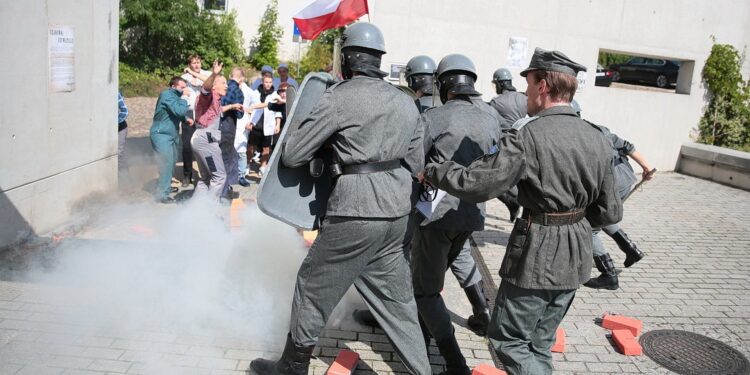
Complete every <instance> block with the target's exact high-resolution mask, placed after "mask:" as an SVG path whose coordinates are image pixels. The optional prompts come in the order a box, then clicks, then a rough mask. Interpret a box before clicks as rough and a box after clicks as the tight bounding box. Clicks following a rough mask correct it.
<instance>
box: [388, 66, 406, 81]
mask: <svg viewBox="0 0 750 375" xmlns="http://www.w3.org/2000/svg"><path fill="white" fill-rule="evenodd" d="M404 68H406V64H391V72H390V74H388V79H390V80H391V81H398V80H399V77H400V75H401V70H402V69H404Z"/></svg>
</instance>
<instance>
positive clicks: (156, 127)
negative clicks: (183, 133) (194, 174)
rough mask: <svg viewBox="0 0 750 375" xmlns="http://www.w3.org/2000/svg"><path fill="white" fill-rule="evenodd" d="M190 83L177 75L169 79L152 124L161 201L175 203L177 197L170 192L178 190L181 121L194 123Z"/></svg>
mask: <svg viewBox="0 0 750 375" xmlns="http://www.w3.org/2000/svg"><path fill="white" fill-rule="evenodd" d="M186 85H187V83H186V82H185V80H184V79H182V78H181V77H173V78H172V79H171V80H170V81H169V88H168V89H166V90H164V91H162V93H161V94H159V99H158V100H157V101H156V109H155V110H154V118H153V124H152V125H151V131H150V138H151V146H152V147H153V148H154V151H155V152H156V161H157V165H158V166H159V180H158V182H157V184H156V195H155V197H156V200H157V201H159V202H161V203H173V202H174V198H172V197H170V196H169V193H171V192H176V191H177V188H174V189H173V188H172V187H171V181H172V172H173V169H174V165H175V162H176V161H177V148H178V146H179V143H180V140H179V135H178V134H177V128H178V126H179V125H180V122H183V121H184V122H186V123H188V124H190V123H192V121H193V120H191V119H188V118H186V117H185V114H186V113H187V110H188V102H187V98H188V95H189V94H188V92H187V90H185V87H186Z"/></svg>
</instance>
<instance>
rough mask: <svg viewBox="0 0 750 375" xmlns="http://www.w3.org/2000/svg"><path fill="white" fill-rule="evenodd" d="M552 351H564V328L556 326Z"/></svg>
mask: <svg viewBox="0 0 750 375" xmlns="http://www.w3.org/2000/svg"><path fill="white" fill-rule="evenodd" d="M551 350H552V352H554V353H564V352H565V330H564V329H562V328H557V331H556V332H555V345H552V349H551Z"/></svg>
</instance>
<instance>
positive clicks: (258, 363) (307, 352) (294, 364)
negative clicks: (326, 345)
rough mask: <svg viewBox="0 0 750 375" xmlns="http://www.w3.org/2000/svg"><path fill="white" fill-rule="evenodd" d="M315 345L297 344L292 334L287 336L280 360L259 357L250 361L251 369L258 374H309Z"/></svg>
mask: <svg viewBox="0 0 750 375" xmlns="http://www.w3.org/2000/svg"><path fill="white" fill-rule="evenodd" d="M314 348H315V346H297V345H295V344H294V342H293V341H292V335H291V334H288V335H287V336H286V345H285V346H284V353H283V354H282V355H281V358H279V360H278V361H271V360H268V359H263V358H257V359H254V360H253V361H252V362H250V371H251V373H254V374H256V375H282V374H285V375H307V370H308V368H309V367H310V357H312V352H313V349H314Z"/></svg>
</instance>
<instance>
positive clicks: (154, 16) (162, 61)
mask: <svg viewBox="0 0 750 375" xmlns="http://www.w3.org/2000/svg"><path fill="white" fill-rule="evenodd" d="M193 53H198V54H200V55H201V56H203V57H204V59H206V60H209V61H210V60H212V59H214V58H220V59H222V60H224V61H226V62H229V63H231V62H236V61H240V60H241V59H242V58H243V55H244V51H243V49H242V34H241V32H240V30H239V28H238V27H237V22H236V15H235V14H234V13H232V12H230V13H226V14H213V13H211V12H204V11H201V9H200V8H199V7H198V4H197V3H196V1H195V0H170V1H164V0H122V1H121V3H120V61H121V62H124V63H126V64H127V65H129V66H131V67H133V68H136V69H139V70H142V71H148V72H153V71H157V70H166V69H176V68H179V67H181V66H183V65H184V64H185V60H186V58H187V57H188V56H189V55H190V54H193Z"/></svg>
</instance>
